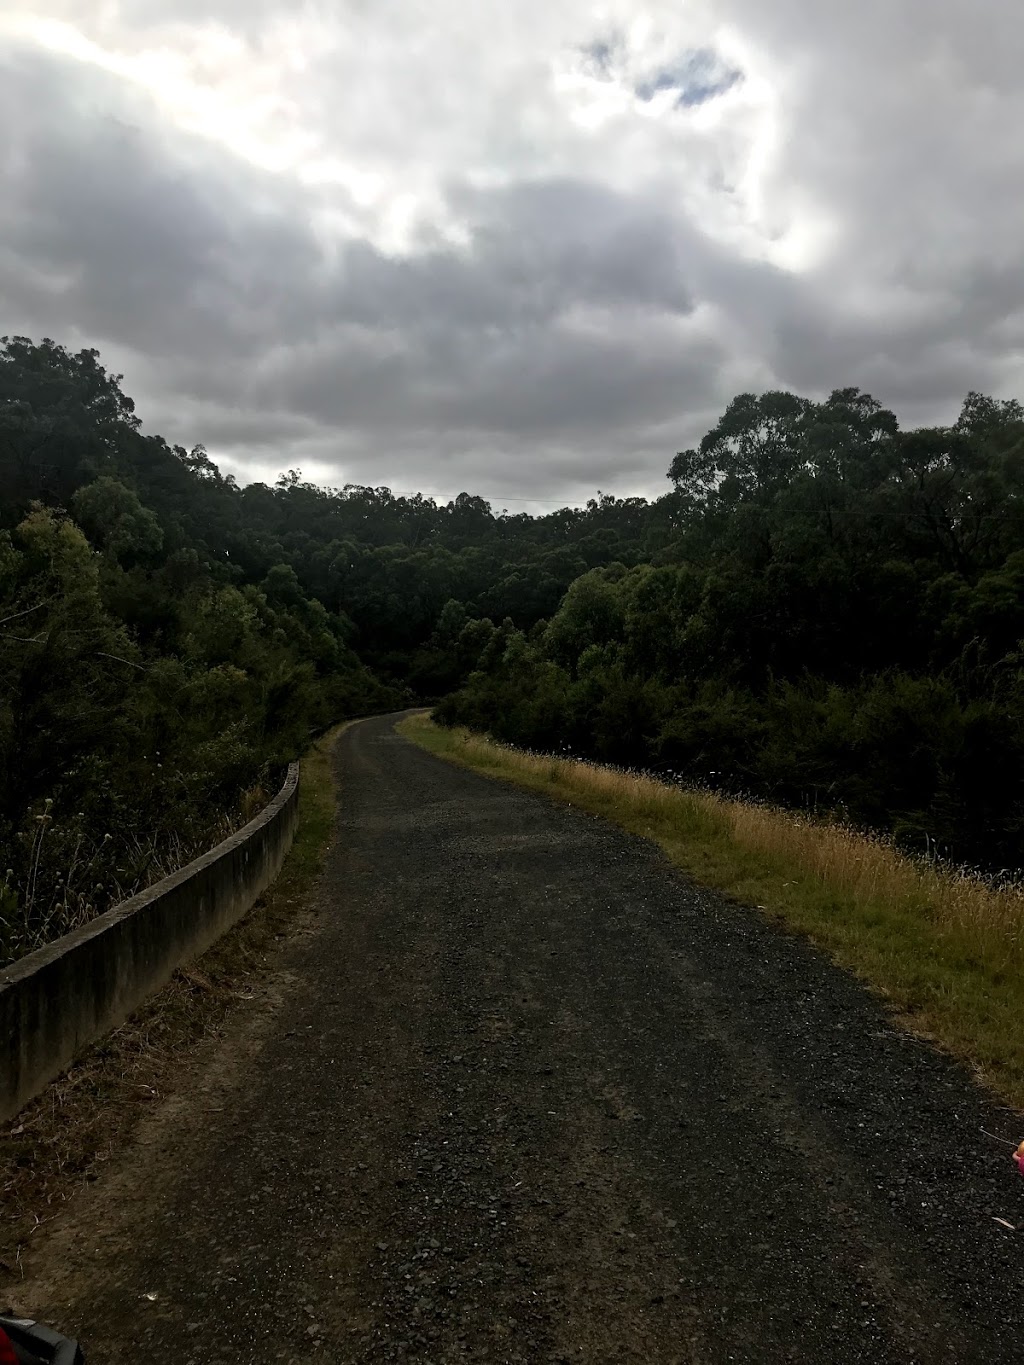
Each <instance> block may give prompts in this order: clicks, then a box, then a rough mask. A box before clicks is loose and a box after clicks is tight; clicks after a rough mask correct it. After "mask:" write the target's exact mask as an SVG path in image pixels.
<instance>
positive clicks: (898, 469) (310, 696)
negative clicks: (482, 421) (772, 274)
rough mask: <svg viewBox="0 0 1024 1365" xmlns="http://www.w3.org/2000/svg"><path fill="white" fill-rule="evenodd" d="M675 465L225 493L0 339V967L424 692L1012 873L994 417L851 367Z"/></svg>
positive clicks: (1010, 701) (1011, 623)
mask: <svg viewBox="0 0 1024 1365" xmlns="http://www.w3.org/2000/svg"><path fill="white" fill-rule="evenodd" d="M670 477H671V479H672V484H673V489H672V491H671V492H669V493H667V494H666V495H665V496H664V497H662V498H660V499H658V500H657V501H656V502H653V503H648V502H646V501H645V500H643V499H640V498H629V499H625V500H620V499H615V498H611V497H607V496H598V497H597V498H596V499H594V500H592V501H591V502H590V503H588V504H587V506H586V507H585V508H582V509H578V510H573V509H563V510H561V511H558V512H554V513H552V514H550V515H547V516H542V517H531V516H528V515H526V514H515V515H509V514H508V513H505V512H501V513H498V514H496V513H495V512H494V511H493V510H492V508H491V507H490V506H489V504H488V503H486V502H485V501H484V500H483V499H481V498H478V497H472V496H469V495H467V494H462V495H460V496H459V497H458V498H456V499H455V500H454V501H453V502H450V503H448V504H447V505H445V506H440V505H438V504H436V503H435V502H433V501H432V500H430V499H427V498H423V497H421V496H415V497H398V496H395V495H394V494H392V493H391V492H390V491H389V490H388V489H386V488H364V487H355V486H347V487H345V488H343V489H340V490H338V489H325V488H320V487H317V486H315V485H313V484H311V483H309V482H306V481H304V480H303V479H302V477H301V475H300V474H299V473H297V472H295V471H291V472H289V473H288V474H286V475H284V476H282V477H281V478H280V479H279V480H278V481H277V483H276V485H275V486H274V487H268V486H267V485H265V484H252V485H249V486H247V487H244V488H243V487H239V486H238V485H237V484H235V482H234V481H233V480H232V479H231V478H230V477H224V476H223V475H222V474H221V472H220V471H219V470H218V469H217V467H216V465H215V464H214V463H213V462H212V461H211V460H210V458H209V457H208V456H207V454H206V452H205V451H204V450H203V449H202V447H197V448H195V449H194V450H191V451H187V450H184V449H182V448H181V447H178V446H172V445H168V444H167V443H166V442H165V441H164V440H163V439H162V438H160V437H158V436H152V435H145V434H144V433H143V432H142V430H141V429H140V424H139V421H138V419H137V418H136V417H135V414H134V405H133V404H132V402H131V400H130V399H129V398H127V397H126V396H125V395H124V393H123V392H122V391H121V389H120V387H119V382H118V378H117V377H115V376H112V375H110V374H108V373H106V371H105V370H104V369H103V367H102V365H101V364H100V362H99V358H98V355H97V353H96V352H95V351H82V352H80V353H78V354H76V355H73V354H71V353H69V352H68V351H67V350H65V349H64V348H62V347H60V346H57V345H55V344H54V343H52V342H49V341H44V342H43V343H42V344H40V345H38V346H37V345H34V344H33V343H31V342H30V341H27V340H25V339H24V338H14V339H9V340H7V341H6V342H4V343H3V345H2V346H0V494H2V496H0V878H2V881H0V934H2V935H3V939H2V941H0V959H2V958H10V957H12V956H16V955H18V954H19V953H20V952H23V951H25V950H26V949H27V948H29V947H31V946H33V945H34V944H35V943H37V942H39V941H41V940H42V939H43V938H45V937H47V936H50V935H52V934H53V933H54V932H58V931H61V930H63V929H65V928H67V927H69V926H70V925H71V924H73V923H75V922H78V921H79V920H80V919H83V918H86V917H88V915H90V914H92V913H95V912H96V911H98V910H102V909H104V908H106V906H107V905H109V904H110V903H111V901H112V900H113V899H116V898H118V897H120V896H121V895H123V894H125V893H127V892H129V891H130V890H132V889H133V888H135V887H137V886H139V885H142V884H144V883H145V882H146V881H147V880H151V879H152V878H153V876H155V875H156V874H158V873H159V872H160V871H162V870H163V869H164V868H165V867H167V866H169V865H173V864H174V863H175V862H178V861H181V859H182V858H184V857H185V856H186V855H188V854H189V853H191V852H192V851H193V850H194V849H195V848H197V847H199V846H200V845H201V844H204V843H205V844H208V843H209V842H211V840H212V837H213V836H214V835H215V834H216V833H217V832H219V831H220V830H221V829H223V828H224V822H225V821H226V820H228V821H235V822H237V821H238V820H240V819H241V818H243V816H245V815H246V814H248V813H249V812H250V811H251V810H252V809H254V808H255V807H256V806H258V805H259V804H260V802H261V801H262V800H263V798H264V796H265V795H266V794H267V793H268V792H269V791H270V790H271V789H272V787H273V784H274V783H275V782H276V779H277V773H278V771H279V769H280V766H281V765H282V764H283V763H284V762H285V761H286V760H287V759H289V758H291V757H293V756H295V754H296V753H298V752H300V751H301V750H302V749H303V747H304V746H305V744H306V743H307V742H308V739H309V737H310V735H311V734H313V733H316V732H317V731H318V730H320V729H321V728H323V727H324V726H325V725H327V724H329V723H331V722H333V721H336V720H338V719H341V718H343V717H345V716H349V715H355V714H359V713H363V712H367V711H373V710H381V709H387V708H391V707H398V706H401V705H404V704H407V703H409V702H412V701H415V700H436V699H438V698H442V697H446V698H447V699H446V700H445V701H444V702H443V704H442V706H441V708H440V711H439V716H440V718H442V719H445V720H448V721H452V722H455V721H458V722H464V723H466V724H468V725H470V726H473V727H475V728H478V729H483V730H488V731H491V732H492V733H494V734H495V735H497V736H498V737H500V738H503V739H506V740H510V741H513V742H515V743H517V744H522V745H528V746H533V747H537V748H542V749H569V750H571V751H573V752H576V753H579V754H583V755H587V756H590V757H594V758H597V759H601V760H608V761H612V762H615V763H620V764H626V765H633V766H640V767H667V768H671V769H672V770H673V771H675V772H678V773H681V774H682V775H684V776H685V777H687V778H689V779H695V780H698V781H702V782H710V783H711V784H712V785H715V786H720V787H724V788H726V789H728V790H734V791H735V790H743V791H747V792H751V793H757V794H759V795H763V796H765V797H768V798H770V799H772V800H774V801H779V802H782V803H786V804H792V805H796V806H800V807H813V808H817V809H821V808H827V809H831V810H836V811H838V812H839V813H841V814H843V815H844V816H846V817H847V818H849V819H851V820H853V821H855V822H859V823H863V824H867V825H871V826H873V827H875V828H879V829H883V830H889V831H893V832H895V833H896V835H897V837H898V838H900V839H901V840H903V841H905V842H907V843H909V844H910V845H911V846H913V847H918V848H923V847H924V846H925V843H926V841H927V843H928V846H929V847H930V846H932V844H933V843H934V844H938V845H939V846H940V847H941V848H943V849H946V850H948V851H949V852H950V853H951V854H952V855H953V856H954V857H957V858H960V859H963V860H971V861H975V862H979V863H984V864H986V865H988V866H995V865H1000V864H1002V865H1009V866H1017V865H1018V863H1019V862H1020V853H1019V848H1020V843H1021V834H1022V825H1024V657H1022V655H1021V653H1020V645H1019V642H1020V640H1021V639H1022V638H1024V498H1022V494H1024V410H1022V409H1021V407H1020V405H1018V404H1016V403H998V402H994V401H992V400H990V399H987V398H983V397H981V396H979V395H976V394H972V395H970V397H969V398H968V400H967V402H966V404H965V406H964V409H963V412H962V414H961V417H960V419H959V421H958V422H957V423H956V425H955V426H954V427H952V428H949V429H942V430H920V431H912V432H900V431H899V429H898V426H897V422H896V419H895V417H894V416H893V414H891V413H889V412H887V411H885V410H884V409H882V408H880V406H879V405H878V404H877V403H875V402H874V401H873V400H872V399H870V398H869V397H867V396H866V395H864V394H862V393H860V392H858V391H856V390H843V391H839V392H837V393H835V394H833V395H832V397H831V398H830V399H829V400H828V401H827V402H825V403H821V404H815V403H811V402H808V401H806V400H803V399H800V398H797V397H794V396H793V395H790V394H782V393H769V394H765V395H763V396H762V397H759V398H757V397H753V396H750V395H743V396H741V397H739V398H737V399H736V400H734V402H733V403H732V404H731V405H730V407H729V408H728V410H727V412H726V413H725V415H724V417H723V418H722V420H721V421H720V423H719V424H718V426H717V427H716V428H715V429H714V430H713V431H712V432H710V433H709V434H708V436H707V437H706V438H705V439H704V441H702V442H701V445H700V447H699V448H698V449H697V450H690V451H686V452H684V453H682V454H680V455H678V456H677V457H676V459H675V460H674V461H673V463H672V468H671V471H670ZM6 869H9V870H6ZM5 870H6V871H5Z"/></svg>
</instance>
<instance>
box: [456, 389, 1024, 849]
mask: <svg viewBox="0 0 1024 1365" xmlns="http://www.w3.org/2000/svg"><path fill="white" fill-rule="evenodd" d="M669 477H670V479H671V480H672V483H673V485H674V489H675V492H674V493H673V494H671V495H669V499H667V500H663V502H662V503H661V504H655V505H654V506H653V507H651V508H650V509H649V516H648V526H649V528H651V529H652V530H653V527H654V526H655V525H656V524H657V525H658V526H659V533H658V547H657V549H653V548H652V552H651V553H650V555H649V558H650V560H651V561H652V562H650V563H646V564H643V563H641V564H635V565H630V564H628V562H624V563H623V564H618V565H611V566H608V567H604V568H599V569H595V570H592V571H590V572H587V573H584V574H582V575H581V576H580V577H578V578H577V579H576V580H575V581H574V582H573V583H572V585H571V586H570V587H569V589H568V591H567V592H566V593H565V595H564V596H563V598H562V600H561V602H560V604H559V605H558V607H557V609H556V610H555V611H554V612H553V613H552V614H551V616H550V620H549V623H548V625H547V627H546V629H545V630H544V631H543V632H542V633H541V634H540V635H536V634H534V633H531V634H530V635H529V638H528V639H521V640H520V642H519V643H517V645H516V647H515V649H514V650H513V649H511V647H510V646H509V645H508V644H507V642H506V645H505V648H504V650H503V651H502V652H499V651H498V650H497V649H495V648H491V649H489V650H487V651H485V652H484V654H483V655H482V657H481V658H480V659H479V660H478V665H477V669H476V671H474V672H473V673H472V674H471V675H470V676H469V677H468V679H467V681H466V683H465V684H464V685H463V687H462V688H461V689H460V690H459V691H457V692H456V693H455V694H454V695H453V696H451V697H449V698H448V699H447V700H446V701H445V702H444V704H443V705H442V706H441V707H440V708H439V709H438V712H437V714H438V717H439V718H440V719H441V720H443V721H445V722H446V723H449V724H453V723H464V724H466V725H469V726H471V727H473V728H476V729H479V730H484V731H489V732H490V733H492V734H494V735H495V736H497V737H499V738H501V739H503V740H507V741H511V742H514V743H516V744H520V745H525V746H527V747H535V748H539V749H545V748H550V749H568V750H570V751H572V752H576V753H579V754H581V755H584V756H587V757H592V758H596V759H600V760H605V761H610V762H615V763H619V764H624V765H630V766H637V767H649V768H656V769H664V770H669V771H674V772H677V773H679V774H680V775H682V776H685V777H686V778H687V779H688V780H690V781H697V782H700V783H705V784H710V785H712V786H715V787H718V788H721V789H724V790H726V791H734V792H736V791H743V792H747V793H755V794H757V795H759V796H762V797H767V798H769V799H771V800H773V801H777V802H783V803H785V804H788V805H791V806H796V807H799V808H810V809H815V810H818V809H832V810H835V811H838V812H839V813H841V814H842V815H844V816H845V817H847V818H848V819H850V820H852V821H854V822H856V823H858V824H863V825H870V826H873V827H875V828H879V829H883V830H887V831H890V832H892V833H894V834H895V835H896V836H897V838H899V839H900V840H901V841H902V842H904V843H905V844H906V845H907V846H909V847H912V848H915V849H917V850H919V851H922V852H923V851H925V850H928V851H931V850H933V849H935V848H938V849H940V850H941V851H943V852H946V853H949V854H951V855H952V856H954V857H956V858H959V859H963V860H969V861H976V862H978V863H982V864H986V865H988V866H992V865H996V866H1010V867H1016V866H1018V865H1019V863H1020V847H1021V843H1022V839H1024V706H1022V702H1024V644H1022V642H1024V409H1022V408H1021V405H1020V404H1018V403H1015V402H1007V403H999V402H996V401H994V400H992V399H988V398H983V397H982V396H980V395H978V394H971V395H969V396H968V398H967V401H966V402H965V404H964V408H963V412H962V413H961V416H960V419H959V420H958V422H957V423H956V424H955V425H954V426H953V427H951V428H948V429H924V430H920V431H911V432H901V431H900V430H899V427H898V424H897V422H896V418H895V417H894V415H893V414H892V413H890V412H887V411H885V410H884V409H883V408H882V407H881V406H880V405H879V404H878V403H877V402H875V401H874V400H873V399H871V398H870V397H869V396H867V395H866V394H862V393H860V392H859V391H858V390H855V389H843V390H837V391H836V392H835V393H833V394H832V395H831V397H830V398H829V399H828V400H827V401H826V402H824V403H817V404H816V403H812V402H810V401H808V400H805V399H801V398H797V397H795V396H794V395H792V394H784V393H768V394H764V395H762V396H760V397H755V396H754V395H750V394H744V395H741V396H740V397H739V398H737V399H735V400H734V401H733V402H732V403H731V404H730V405H729V407H728V409H727V410H726V412H725V414H724V415H723V417H722V419H721V420H720V422H719V423H718V424H717V425H716V427H715V428H714V429H713V430H712V431H711V432H709V433H708V435H707V436H706V437H705V438H704V440H703V441H702V442H701V443H700V446H699V447H698V448H697V449H695V450H688V451H684V452H682V453H681V454H680V455H678V456H677V457H676V458H675V459H674V460H673V462H672V466H671V468H670V471H669ZM666 528H667V529H666ZM647 544H648V545H649V546H652V547H653V545H654V536H653V534H650V535H649V539H648V541H647Z"/></svg>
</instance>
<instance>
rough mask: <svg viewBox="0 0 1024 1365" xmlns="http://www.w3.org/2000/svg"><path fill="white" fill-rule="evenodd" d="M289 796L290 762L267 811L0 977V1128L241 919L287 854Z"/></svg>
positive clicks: (292, 817) (295, 786)
mask: <svg viewBox="0 0 1024 1365" xmlns="http://www.w3.org/2000/svg"><path fill="white" fill-rule="evenodd" d="M298 797H299V765H298V764H297V763H293V764H292V765H291V767H290V768H289V769H288V776H287V778H286V780H285V783H284V786H283V787H282V788H281V790H280V791H279V792H278V794H277V796H275V798H274V799H273V801H271V803H270V805H269V806H267V807H266V808H265V809H264V810H262V811H261V812H260V814H259V815H257V816H256V818H255V819H254V820H250V822H249V823H248V824H247V825H246V826H245V828H244V829H240V830H239V831H238V833H237V834H232V835H231V836H230V838H227V839H225V840H224V842H223V843H221V844H218V845H217V847H216V848H215V849H212V850H211V851H210V852H209V853H206V854H204V855H203V856H202V857H201V858H197V859H196V860H195V862H192V863H189V865H188V866H187V867H183V868H181V870H180V871H178V872H175V873H173V874H172V875H171V876H170V877H166V878H164V880H163V881H161V882H157V883H156V885H155V886H151V887H149V888H148V890H146V891H143V892H140V894H139V895H137V896H133V897H132V898H131V900H127V901H124V902H123V903H122V904H121V905H117V906H115V907H114V908H113V909H112V910H108V911H107V913H106V914H105V915H100V916H99V917H98V918H97V919H94V920H92V921H91V922H90V923H89V924H86V925H83V927H82V928H81V929H76V930H75V931H74V932H73V933H70V934H67V935H66V936H65V937H64V938H61V939H58V940H57V941H56V942H55V943H50V944H48V945H47V946H46V947H45V948H40V949H39V950H38V951H37V952H34V953H30V954H29V956H28V957H25V958H22V959H21V960H20V961H19V962H15V963H14V964H13V965H12V966H10V967H7V968H5V969H2V970H0V1122H3V1121H4V1120H6V1119H9V1118H12V1117H13V1116H14V1115H15V1114H16V1113H17V1112H18V1110H19V1109H20V1108H21V1106H22V1105H23V1104H25V1103H26V1101H28V1100H30V1099H31V1098H32V1097H33V1095H36V1094H38V1093H39V1091H40V1090H42V1088H43V1087H44V1086H45V1085H47V1084H48V1083H49V1082H50V1081H52V1080H53V1079H54V1078H55V1077H56V1076H59V1075H60V1073H61V1072H62V1071H63V1070H64V1069H65V1068H66V1067H67V1066H68V1065H69V1064H70V1063H71V1062H72V1061H73V1059H74V1058H75V1056H76V1055H77V1053H78V1052H80V1051H81V1049H82V1048H84V1047H85V1046H87V1044H89V1043H92V1042H95V1040H96V1039H97V1038H100V1037H102V1036H103V1034H105V1033H108V1032H109V1031H110V1030H111V1029H112V1028H116V1027H117V1025H118V1024H120V1023H122V1022H123V1021H124V1020H125V1019H126V1018H127V1017H128V1015H129V1014H131V1013H132V1011H133V1010H135V1009H137V1008H138V1006H139V1005H141V1004H142V1002H143V1001H144V1000H145V999H146V998H147V996H149V995H151V994H152V993H153V992H154V991H157V990H159V989H160V987H161V986H163V985H165V984H166V982H167V981H168V980H169V979H170V977H171V975H172V974H173V972H174V970H175V968H176V967H180V966H181V965H182V964H183V963H184V962H187V961H188V960H189V959H190V958H193V957H196V956H198V955H199V954H200V953H201V952H203V951H204V949H206V948H208V947H209V946H210V945H211V944H212V943H214V942H215V941H216V939H218V938H219V937H220V936H221V934H223V933H224V932H225V930H227V929H229V928H230V927H231V925H233V924H234V923H235V922H236V921H237V920H239V919H241V917H242V916H243V915H244V914H245V912H246V911H247V910H249V909H250V908H251V907H252V905H253V904H254V903H255V901H256V900H257V898H258V897H259V896H260V894H261V892H263V891H264V890H265V889H266V888H267V886H269V884H270V883H271V882H272V881H273V879H274V877H275V876H276V875H277V873H278V871H279V869H280V867H281V863H282V862H283V861H284V856H285V854H286V853H287V852H288V850H289V848H291V845H292V840H293V839H294V837H295V826H296V824H297V822H298Z"/></svg>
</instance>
